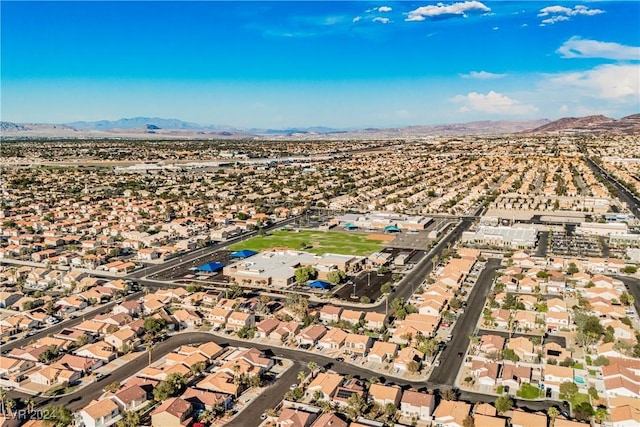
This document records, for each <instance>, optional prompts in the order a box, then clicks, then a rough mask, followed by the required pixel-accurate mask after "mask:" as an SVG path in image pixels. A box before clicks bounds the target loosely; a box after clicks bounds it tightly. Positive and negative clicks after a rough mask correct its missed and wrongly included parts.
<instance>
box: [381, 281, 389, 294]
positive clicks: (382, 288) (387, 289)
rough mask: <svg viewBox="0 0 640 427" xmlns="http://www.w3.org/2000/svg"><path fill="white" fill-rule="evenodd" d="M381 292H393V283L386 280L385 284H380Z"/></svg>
mask: <svg viewBox="0 0 640 427" xmlns="http://www.w3.org/2000/svg"><path fill="white" fill-rule="evenodd" d="M380 292H382V293H383V294H390V293H391V283H389V282H386V283H385V284H384V285H382V286H380Z"/></svg>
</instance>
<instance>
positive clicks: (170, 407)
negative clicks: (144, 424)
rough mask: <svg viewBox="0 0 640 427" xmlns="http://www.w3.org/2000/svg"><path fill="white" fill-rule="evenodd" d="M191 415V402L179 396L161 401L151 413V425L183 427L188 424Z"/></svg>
mask: <svg viewBox="0 0 640 427" xmlns="http://www.w3.org/2000/svg"><path fill="white" fill-rule="evenodd" d="M192 415H193V407H192V406H191V403H189V402H187V401H186V400H184V399H181V398H179V397H172V398H170V399H167V400H165V401H164V402H162V404H161V405H160V406H158V408H156V410H154V411H153V412H152V413H151V425H152V427H184V426H186V425H189V423H190V421H191V418H192Z"/></svg>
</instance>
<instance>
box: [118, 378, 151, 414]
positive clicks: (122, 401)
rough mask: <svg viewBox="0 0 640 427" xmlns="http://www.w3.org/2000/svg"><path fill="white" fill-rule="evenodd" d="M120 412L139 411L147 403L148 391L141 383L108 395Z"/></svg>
mask: <svg viewBox="0 0 640 427" xmlns="http://www.w3.org/2000/svg"><path fill="white" fill-rule="evenodd" d="M108 397H109V398H110V399H111V400H113V402H115V404H116V405H118V409H119V410H120V412H125V411H137V410H138V409H141V408H142V406H144V404H145V403H147V401H148V399H147V391H146V390H145V389H144V388H142V387H140V386H139V385H135V384H134V385H128V386H126V387H124V388H122V389H121V390H118V391H117V392H115V393H113V394H111V395H109V396H108Z"/></svg>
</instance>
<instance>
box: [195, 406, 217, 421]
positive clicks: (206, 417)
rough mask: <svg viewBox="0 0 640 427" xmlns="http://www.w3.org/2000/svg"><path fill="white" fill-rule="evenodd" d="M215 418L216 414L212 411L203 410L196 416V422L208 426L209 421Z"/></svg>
mask: <svg viewBox="0 0 640 427" xmlns="http://www.w3.org/2000/svg"><path fill="white" fill-rule="evenodd" d="M215 418H216V414H215V412H213V411H210V410H208V409H207V410H205V411H202V412H200V415H198V421H200V422H201V423H205V424H209V423H210V422H211V421H213V420H214V419H215Z"/></svg>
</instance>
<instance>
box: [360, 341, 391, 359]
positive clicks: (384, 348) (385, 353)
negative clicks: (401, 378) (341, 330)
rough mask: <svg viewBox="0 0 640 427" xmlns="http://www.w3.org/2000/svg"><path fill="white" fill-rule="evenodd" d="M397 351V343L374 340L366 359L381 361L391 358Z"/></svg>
mask: <svg viewBox="0 0 640 427" xmlns="http://www.w3.org/2000/svg"><path fill="white" fill-rule="evenodd" d="M397 353H398V344H396V343H392V342H384V341H377V340H376V341H375V342H374V343H373V347H371V351H369V354H368V355H367V360H369V362H376V363H382V362H384V361H387V360H391V359H393V358H394V357H395V355H396V354H397Z"/></svg>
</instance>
